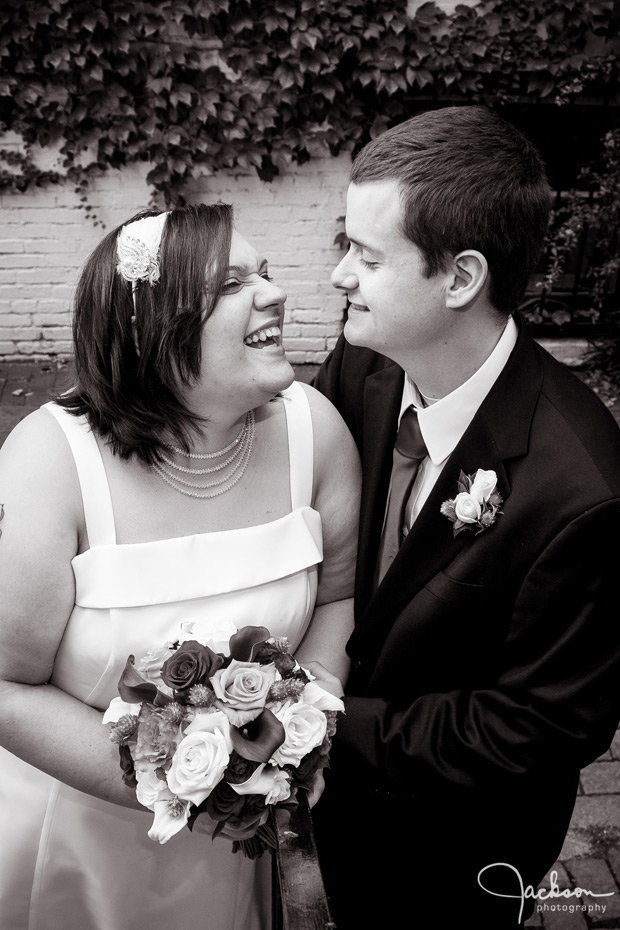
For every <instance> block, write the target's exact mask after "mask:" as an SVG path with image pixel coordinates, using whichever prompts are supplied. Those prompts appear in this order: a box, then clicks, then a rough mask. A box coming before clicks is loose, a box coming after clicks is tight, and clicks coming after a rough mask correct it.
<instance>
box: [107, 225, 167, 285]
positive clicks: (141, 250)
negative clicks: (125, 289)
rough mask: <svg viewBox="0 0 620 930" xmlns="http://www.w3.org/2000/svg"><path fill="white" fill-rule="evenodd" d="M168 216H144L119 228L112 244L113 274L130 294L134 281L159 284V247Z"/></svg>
mask: <svg viewBox="0 0 620 930" xmlns="http://www.w3.org/2000/svg"><path fill="white" fill-rule="evenodd" d="M167 216H168V213H167V212H166V213H160V214H158V216H145V217H143V218H142V219H140V220H135V221H134V222H133V223H129V224H128V225H127V226H123V228H122V229H121V231H120V233H119V234H118V238H117V240H116V255H117V258H118V264H117V266H116V270H117V271H118V273H119V274H120V275H121V277H122V278H124V279H125V281H131V284H132V290H133V289H135V286H136V283H137V282H138V281H148V282H149V284H150V285H151V286H152V285H153V284H155V282H156V281H159V246H160V245H161V237H162V235H163V232H164V225H165V222H166V217H167Z"/></svg>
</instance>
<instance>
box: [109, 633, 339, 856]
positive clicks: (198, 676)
mask: <svg viewBox="0 0 620 930" xmlns="http://www.w3.org/2000/svg"><path fill="white" fill-rule="evenodd" d="M118 691H119V695H120V697H117V698H114V700H113V701H112V702H111V704H110V706H109V707H108V709H107V711H106V712H105V714H104V718H103V722H104V723H105V724H112V726H111V731H110V739H111V740H112V741H113V742H114V743H116V744H118V746H119V751H120V761H121V769H122V772H123V779H124V781H125V783H126V784H127V785H129V786H130V787H133V788H135V791H136V797H137V799H138V801H139V802H140V804H142V805H143V806H145V807H148V808H149V809H150V810H152V811H153V813H154V819H153V823H152V826H151V829H150V830H149V834H148V835H149V837H150V838H151V839H153V840H156V841H157V842H159V843H166V842H168V840H169V839H170V838H171V837H172V836H174V835H175V833H178V832H179V831H180V830H181V829H182V828H183V827H184V826H185V825H186V824H187V825H188V826H189V827H190V829H191V828H192V826H193V824H194V821H195V819H196V818H197V817H209V818H211V825H212V827H213V829H212V833H213V836H214V837H215V836H217V835H219V834H220V833H222V834H223V835H224V836H226V837H228V838H229V839H233V840H234V841H235V842H234V844H233V849H234V850H235V851H237V850H238V849H241V850H242V851H243V852H244V853H245V855H247V856H249V857H250V858H255V857H256V856H259V855H261V854H262V852H263V851H264V850H265V848H266V847H267V846H273V845H274V837H273V834H272V830H271V827H270V824H269V823H268V816H269V809H270V807H271V806H273V805H278V806H285V807H291V806H295V805H296V803H297V801H296V795H297V792H298V790H299V789H300V788H305V789H309V788H310V786H311V784H312V781H313V777H314V775H315V773H316V772H318V771H319V770H320V769H321V768H323V767H324V766H325V765H326V764H327V758H328V754H329V748H330V744H331V737H332V736H333V734H334V732H335V720H336V713H337V711H342V710H344V705H343V703H342V701H340V700H339V699H338V698H336V697H334V696H333V695H331V694H329V693H328V692H327V691H325V690H324V689H323V688H321V687H319V685H317V684H316V683H315V682H314V681H312V676H311V674H310V673H309V672H307V671H305V670H304V669H303V668H301V667H300V666H299V665H298V663H297V662H296V661H295V659H294V658H293V656H292V655H291V654H290V652H289V645H288V641H287V639H286V638H285V637H271V636H270V634H269V631H268V630H267V629H266V628H265V627H256V626H246V627H243V628H242V629H240V630H237V629H236V627H234V626H232V625H231V626H230V627H226V628H218V629H217V630H214V629H213V627H212V625H211V627H209V624H202V623H187V624H181V630H180V634H179V637H178V639H177V640H176V641H175V642H171V643H167V644H165V645H164V646H163V647H161V648H159V649H155V650H152V651H150V652H148V653H147V655H145V656H143V657H142V658H141V659H140V660H139V661H137V662H136V660H135V657H134V656H129V658H128V660H127V664H126V666H125V669H124V670H123V673H122V675H121V679H120V681H119V684H118Z"/></svg>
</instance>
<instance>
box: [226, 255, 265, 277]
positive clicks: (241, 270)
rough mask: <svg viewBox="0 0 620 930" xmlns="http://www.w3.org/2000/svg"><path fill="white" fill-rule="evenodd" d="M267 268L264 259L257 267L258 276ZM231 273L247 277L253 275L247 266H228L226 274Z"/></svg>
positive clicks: (252, 271)
mask: <svg viewBox="0 0 620 930" xmlns="http://www.w3.org/2000/svg"><path fill="white" fill-rule="evenodd" d="M268 267H269V265H268V262H267V259H265V258H264V259H263V260H262V261H261V262H260V264H259V266H258V273H259V274H260V273H261V272H263V271H266V270H267V268H268ZM231 273H232V274H235V273H236V274H240V275H248V274H254V270H253V269H251V268H250V266H249V265H229V266H228V274H231Z"/></svg>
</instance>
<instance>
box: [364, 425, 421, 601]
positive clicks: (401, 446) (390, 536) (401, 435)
mask: <svg viewBox="0 0 620 930" xmlns="http://www.w3.org/2000/svg"><path fill="white" fill-rule="evenodd" d="M427 455H428V450H427V448H426V446H425V445H424V440H423V439H422V433H421V432H420V425H419V423H418V415H417V413H416V412H415V410H414V409H413V407H408V408H407V410H406V411H405V412H404V413H403V415H402V417H401V420H400V426H399V428H398V435H397V437H396V442H395V444H394V455H393V459H392V482H391V487H390V499H389V502H388V507H387V513H386V516H385V523H384V526H383V533H382V536H381V547H380V550H379V562H378V570H377V578H376V581H377V584H378V583H379V582H380V581H381V579H382V578H383V576H384V575H385V573H386V572H387V570H388V568H389V567H390V565H391V564H392V562H393V561H394V558H395V556H396V553H397V552H398V550H399V549H400V547H401V545H402V542H403V539H404V538H405V535H406V530H404V527H403V524H404V520H405V507H406V505H407V501H408V499H409V495H410V494H411V488H412V485H413V482H414V481H415V476H416V474H417V471H418V468H419V466H420V462H421V461H422V459H423V458H425V457H426V456H427Z"/></svg>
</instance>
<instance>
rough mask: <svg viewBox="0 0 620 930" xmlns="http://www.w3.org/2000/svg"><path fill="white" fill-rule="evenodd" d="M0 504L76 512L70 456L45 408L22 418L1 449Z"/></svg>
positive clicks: (75, 480)
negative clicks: (7, 502) (65, 509)
mask: <svg viewBox="0 0 620 930" xmlns="http://www.w3.org/2000/svg"><path fill="white" fill-rule="evenodd" d="M0 500H1V501H3V502H4V503H5V506H6V501H8V500H10V501H16V502H17V501H19V502H20V507H24V509H25V510H27V509H29V508H30V507H36V506H38V507H42V506H44V507H45V508H46V509H47V510H58V511H62V509H63V508H67V507H69V508H70V511H71V512H73V513H77V512H78V511H79V503H80V490H79V483H78V478H77V472H76V469H75V463H74V461H73V456H72V454H71V450H70V448H69V444H68V442H67V440H66V438H65V435H64V433H63V431H62V429H61V428H60V426H59V424H58V422H57V421H56V419H55V418H54V416H53V415H52V414H51V413H50V412H49V411H47V410H45V409H44V408H41V409H39V410H35V411H33V413H30V414H28V416H26V417H24V419H23V420H21V421H20V422H19V423H18V424H17V426H16V427H15V428H14V429H13V431H12V432H11V433H9V435H8V437H7V438H6V440H5V442H4V444H3V445H2V448H1V449H0Z"/></svg>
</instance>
